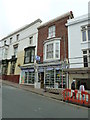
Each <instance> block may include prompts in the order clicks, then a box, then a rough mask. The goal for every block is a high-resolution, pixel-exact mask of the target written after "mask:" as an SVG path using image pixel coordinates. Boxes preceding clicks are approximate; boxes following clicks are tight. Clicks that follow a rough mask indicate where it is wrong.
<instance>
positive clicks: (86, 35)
mask: <svg viewBox="0 0 90 120" xmlns="http://www.w3.org/2000/svg"><path fill="white" fill-rule="evenodd" d="M85 41H90V27H89V26H84V27H82V42H85Z"/></svg>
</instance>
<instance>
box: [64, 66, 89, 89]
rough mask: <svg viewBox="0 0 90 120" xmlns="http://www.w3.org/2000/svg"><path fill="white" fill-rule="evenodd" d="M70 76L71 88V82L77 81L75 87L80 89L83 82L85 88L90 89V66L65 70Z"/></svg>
mask: <svg viewBox="0 0 90 120" xmlns="http://www.w3.org/2000/svg"><path fill="white" fill-rule="evenodd" d="M65 72H67V73H68V76H69V88H70V89H71V83H72V81H73V80H76V82H75V88H76V89H77V90H79V87H80V85H81V84H83V85H84V87H85V90H90V68H76V69H75V68H69V69H67V70H65Z"/></svg>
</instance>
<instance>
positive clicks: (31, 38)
mask: <svg viewBox="0 0 90 120" xmlns="http://www.w3.org/2000/svg"><path fill="white" fill-rule="evenodd" d="M29 40H30V41H29V43H30V44H32V43H33V36H32V37H30V38H29Z"/></svg>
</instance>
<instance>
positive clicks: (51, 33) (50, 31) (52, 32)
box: [48, 25, 55, 38]
mask: <svg viewBox="0 0 90 120" xmlns="http://www.w3.org/2000/svg"><path fill="white" fill-rule="evenodd" d="M52 37H55V25H53V26H50V27H49V28H48V38H52Z"/></svg>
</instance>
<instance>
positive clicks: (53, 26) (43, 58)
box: [37, 12, 73, 88]
mask: <svg viewBox="0 0 90 120" xmlns="http://www.w3.org/2000/svg"><path fill="white" fill-rule="evenodd" d="M72 18H73V14H72V12H68V13H66V14H63V15H61V16H59V17H57V18H55V19H53V20H50V21H48V22H46V23H44V24H43V25H41V26H40V27H39V28H38V47H37V55H38V56H40V61H39V64H38V72H39V75H38V76H39V80H40V81H41V87H44V84H45V85H46V86H47V87H54V88H60V87H62V85H63V87H68V81H67V79H66V78H67V77H66V76H67V75H66V74H64V73H63V68H66V67H67V63H68V30H67V27H66V26H65V24H66V23H67V20H68V19H72ZM62 80H63V82H62ZM62 83H63V84H62Z"/></svg>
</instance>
